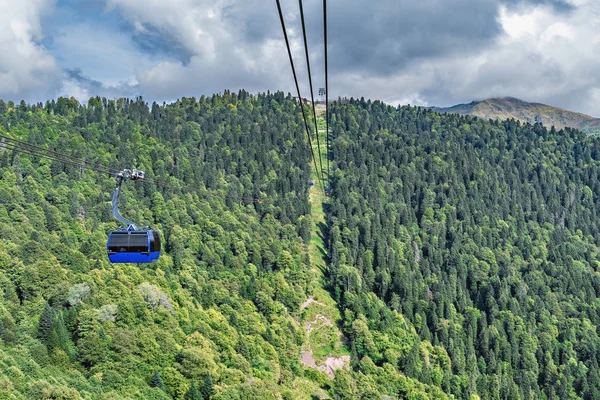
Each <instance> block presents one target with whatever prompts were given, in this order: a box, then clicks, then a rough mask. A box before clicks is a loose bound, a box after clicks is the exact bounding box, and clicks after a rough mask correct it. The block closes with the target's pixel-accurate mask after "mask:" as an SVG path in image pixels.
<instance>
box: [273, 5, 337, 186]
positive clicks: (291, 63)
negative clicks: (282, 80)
mask: <svg viewBox="0 0 600 400" xmlns="http://www.w3.org/2000/svg"><path fill="white" fill-rule="evenodd" d="M275 1H276V2H277V9H278V10H279V20H280V21H281V30H282V31H283V37H284V38H285V45H286V47H287V52H288V57H289V59H290V65H291V67H292V74H293V75H294V82H295V83H296V91H297V92H298V102H299V103H300V110H302V118H303V119H304V127H305V128H306V135H307V137H308V144H309V146H310V152H311V154H312V159H313V164H314V166H315V171H316V173H317V177H318V178H319V183H320V184H321V190H322V191H323V194H325V187H324V186H323V179H321V178H322V176H323V174H322V171H321V175H319V168H318V167H317V159H316V158H315V150H314V149H313V146H312V139H311V138H310V129H308V120H307V119H306V111H305V110H304V104H302V96H301V95H300V85H299V84H298V76H297V75H296V67H294V58H293V57H292V50H291V49H290V41H289V39H288V34H287V30H286V28H285V20H284V18H283V12H282V11H281V2H280V0H275Z"/></svg>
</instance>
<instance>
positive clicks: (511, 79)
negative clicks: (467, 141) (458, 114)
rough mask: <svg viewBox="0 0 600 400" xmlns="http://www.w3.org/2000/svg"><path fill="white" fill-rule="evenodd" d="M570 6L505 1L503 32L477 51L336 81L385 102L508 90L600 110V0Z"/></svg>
mask: <svg viewBox="0 0 600 400" xmlns="http://www.w3.org/2000/svg"><path fill="white" fill-rule="evenodd" d="M575 5H576V8H574V9H573V10H572V11H570V12H560V11H558V10H556V9H553V8H551V7H549V6H543V5H538V6H531V5H529V6H527V7H518V8H511V9H509V8H505V7H503V8H501V11H500V13H499V21H500V23H501V25H502V28H503V29H504V33H503V34H502V35H501V36H499V37H498V38H497V39H496V41H495V42H494V43H493V44H492V45H490V46H488V47H487V48H485V49H483V50H480V51H475V52H472V53H471V54H467V55H461V56H456V55H449V56H440V57H438V58H435V59H427V60H421V61H416V62H412V63H410V65H408V66H406V67H405V68H403V69H402V70H400V71H398V72H397V73H396V74H394V75H393V76H391V77H389V78H386V79H383V78H378V77H376V76H368V75H365V76H360V75H359V76H354V77H353V76H352V75H345V76H338V77H336V78H335V81H336V84H337V85H339V86H338V89H339V90H341V91H342V92H343V93H345V94H348V95H352V96H355V97H356V96H365V97H367V96H372V97H374V98H380V99H383V100H385V101H389V102H395V101H397V99H399V98H400V99H403V98H406V99H413V101H415V99H421V101H422V102H423V103H428V104H434V105H441V106H447V105H453V104H456V103H458V102H469V101H472V100H478V99H485V98H489V97H501V96H514V97H519V98H522V99H524V100H528V101H537V102H542V103H547V104H551V105H556V106H559V107H565V108H569V109H573V110H576V111H581V112H585V113H589V114H591V115H595V116H600V103H599V102H598V101H596V100H598V99H599V97H600V94H599V93H600V75H598V72H597V71H598V70H599V69H600V29H599V28H600V17H599V15H600V3H598V2H595V1H583V0H580V1H579V2H578V3H577V4H575ZM413 104H415V103H413Z"/></svg>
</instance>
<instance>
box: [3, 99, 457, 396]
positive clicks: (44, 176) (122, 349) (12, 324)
mask: <svg viewBox="0 0 600 400" xmlns="http://www.w3.org/2000/svg"><path fill="white" fill-rule="evenodd" d="M301 121H302V120H301V113H300V109H299V107H298V105H297V104H296V103H295V102H294V101H293V100H292V99H291V97H289V96H287V97H286V96H284V95H283V94H281V93H277V94H261V95H249V94H248V93H246V92H244V91H241V92H239V93H234V94H231V93H228V92H226V93H225V94H224V95H222V96H212V97H208V98H205V97H202V98H200V99H193V98H192V99H182V100H181V101H178V102H176V103H173V104H169V105H162V106H159V105H157V104H152V105H150V106H149V105H148V104H146V103H144V102H143V101H142V100H141V99H137V100H126V99H122V100H117V101H114V100H106V99H99V98H93V99H90V101H89V104H87V105H80V104H78V103H77V102H76V101H74V100H68V99H64V98H60V99H58V101H52V102H48V103H46V104H38V105H32V106H30V105H26V104H24V103H21V104H20V105H15V104H13V103H10V102H9V103H5V102H2V101H0V135H4V136H6V135H8V136H11V137H15V138H18V139H20V140H23V141H26V142H28V143H32V144H35V145H38V146H41V147H44V148H51V149H54V150H56V151H58V152H61V153H66V154H69V155H72V156H74V157H77V158H83V159H85V160H86V161H88V162H90V163H93V164H102V165H104V166H108V167H111V168H119V169H121V168H138V169H142V170H144V171H146V176H147V178H149V179H153V180H156V181H160V182H159V184H158V185H154V184H151V183H143V182H127V183H126V184H125V185H124V186H123V192H122V196H121V199H122V200H121V211H122V213H123V214H124V215H125V216H126V217H128V218H130V219H132V220H134V221H136V222H139V223H140V224H144V225H146V224H147V225H151V226H153V227H154V228H155V229H158V230H159V231H160V232H161V234H162V237H163V250H164V251H163V255H162V256H161V258H160V260H159V261H158V262H157V263H155V264H151V265H127V264H124V265H117V264H115V265H110V264H109V263H108V260H107V256H106V251H105V247H104V246H105V244H106V235H107V233H108V232H109V231H110V230H111V229H115V228H116V227H117V223H116V222H115V221H114V220H113V217H112V215H111V210H110V197H111V194H112V191H113V190H114V177H112V176H108V175H101V174H98V173H96V172H92V171H90V170H87V169H81V168H79V167H74V166H71V165H67V164H64V163H60V162H56V161H51V160H48V159H44V158H39V157H32V156H31V155H28V154H23V153H18V152H14V151H12V150H10V149H9V148H6V147H5V146H0V287H1V289H2V293H3V294H4V295H3V296H1V297H0V339H1V340H0V397H2V398H7V399H80V398H85V399H183V398H185V399H200V398H203V399H207V398H211V399H279V398H286V399H296V398H298V399H310V398H314V397H317V398H328V397H331V398H357V397H359V396H360V397H363V398H380V396H381V394H387V395H390V396H393V397H411V398H418V397H420V398H443V397H444V394H443V393H442V391H441V389H440V388H439V387H436V386H434V385H425V384H422V383H420V382H418V380H416V379H412V378H410V377H406V376H405V375H404V374H403V373H402V370H401V369H400V368H399V367H401V366H402V365H404V364H405V363H407V362H408V361H407V359H408V358H407V357H409V355H410V353H409V351H408V350H409V349H410V346H408V345H407V343H413V342H415V341H416V340H417V339H418V337H417V334H416V331H415V330H414V328H413V327H412V326H411V324H410V323H406V321H404V320H403V319H402V316H401V315H399V314H397V313H395V312H393V311H391V310H390V309H388V308H387V307H386V306H385V304H384V303H383V302H375V301H374V302H373V303H372V304H377V305H378V307H379V308H380V311H381V313H382V315H383V316H385V318H386V320H390V321H396V322H397V325H398V326H400V327H399V328H396V329H395V331H394V334H393V335H392V336H390V338H389V339H388V344H389V348H390V349H391V350H390V357H392V355H391V354H392V353H393V358H390V360H391V362H390V363H388V364H384V363H382V362H381V360H378V359H376V358H374V359H375V360H376V361H377V362H378V363H379V364H378V365H377V366H376V365H375V364H373V362H370V361H368V360H367V359H363V360H362V361H361V362H360V365H361V368H360V370H358V369H356V370H355V371H353V372H351V373H350V372H344V371H338V373H336V377H335V379H334V380H333V381H330V380H329V378H328V377H327V375H325V374H324V373H321V372H318V371H316V370H312V369H310V368H309V369H304V368H303V367H302V364H301V362H300V352H301V346H302V344H303V343H305V341H306V340H305V330H304V327H303V326H301V324H300V322H299V321H300V315H301V312H302V311H301V309H300V308H301V304H302V303H303V302H304V301H305V300H306V299H307V298H308V296H309V295H310V294H312V293H310V287H309V286H310V282H311V278H312V277H311V276H310V274H311V268H310V265H309V257H308V252H307V243H308V241H309V239H310V235H311V231H312V229H313V226H312V225H313V224H312V222H311V219H310V206H309V203H308V181H309V180H310V170H309V161H310V149H309V147H308V145H307V143H306V136H305V133H304V132H303V124H302V122H301ZM259 200H260V201H259ZM363 326H366V325H365V323H362V325H360V327H363ZM437 351H440V352H442V349H441V348H438V349H437ZM410 357H411V360H413V361H414V362H421V363H422V362H425V355H417V356H415V355H411V356H410ZM440 359H441V360H442V361H441V362H442V363H446V364H444V365H446V368H449V364H448V362H447V361H444V360H446V359H447V358H444V357H441V358H440ZM432 361H433V360H432ZM399 362H400V364H399ZM435 362H437V361H434V363H435Z"/></svg>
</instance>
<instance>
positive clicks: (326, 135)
mask: <svg viewBox="0 0 600 400" xmlns="http://www.w3.org/2000/svg"><path fill="white" fill-rule="evenodd" d="M323 41H324V47H325V147H326V148H327V151H326V152H325V154H326V156H327V157H326V158H327V186H330V185H331V182H330V178H329V177H330V176H331V169H330V167H329V66H328V60H327V0H323Z"/></svg>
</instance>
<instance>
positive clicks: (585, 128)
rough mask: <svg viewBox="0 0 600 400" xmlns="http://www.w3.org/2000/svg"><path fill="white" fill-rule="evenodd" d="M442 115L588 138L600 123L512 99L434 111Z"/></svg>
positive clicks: (569, 112) (481, 102)
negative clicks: (565, 131)
mask: <svg viewBox="0 0 600 400" xmlns="http://www.w3.org/2000/svg"><path fill="white" fill-rule="evenodd" d="M433 110H435V111H437V112H441V113H457V114H463V115H472V116H475V117H480V118H484V119H500V120H503V119H510V118H514V119H516V120H517V121H521V122H528V123H531V124H534V123H536V122H541V123H542V124H544V126H546V127H547V128H551V127H552V126H554V127H556V129H563V128H574V129H579V130H580V131H582V132H585V133H587V134H594V135H599V134H600V119H598V118H594V117H590V116H589V115H585V114H581V113H577V112H573V111H568V110H564V109H562V108H558V107H552V106H548V105H545V104H539V103H528V102H526V101H523V100H519V99H515V98H512V97H507V98H496V99H488V100H483V101H474V102H472V103H469V104H459V105H456V106H453V107H448V108H440V107H433Z"/></svg>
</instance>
